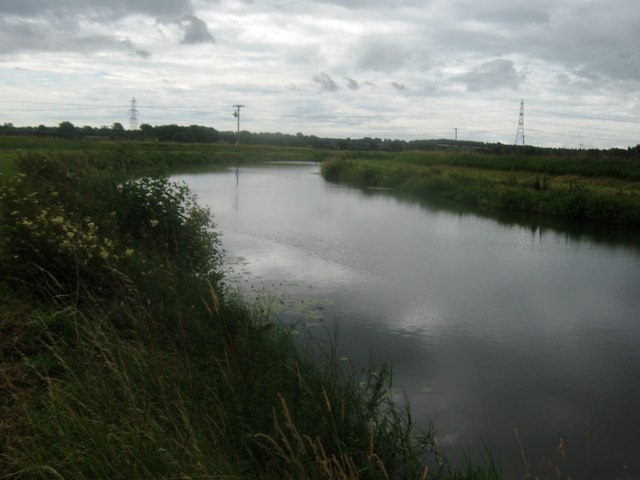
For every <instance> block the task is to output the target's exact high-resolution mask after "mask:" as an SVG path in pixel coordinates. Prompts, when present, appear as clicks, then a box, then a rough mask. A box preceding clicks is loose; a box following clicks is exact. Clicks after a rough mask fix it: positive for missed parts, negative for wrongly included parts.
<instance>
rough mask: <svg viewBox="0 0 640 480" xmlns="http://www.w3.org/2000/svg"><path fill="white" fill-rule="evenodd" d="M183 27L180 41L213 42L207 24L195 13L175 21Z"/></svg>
mask: <svg viewBox="0 0 640 480" xmlns="http://www.w3.org/2000/svg"><path fill="white" fill-rule="evenodd" d="M177 23H178V24H179V25H180V26H181V27H182V28H184V38H183V39H182V41H181V43H183V44H188V45H189V44H195V43H215V39H214V38H213V35H211V34H210V33H209V28H208V27H207V24H206V23H205V22H204V21H202V20H201V19H199V18H198V17H196V16H195V15H185V16H184V17H182V18H181V19H180V20H179V21H178V22H177Z"/></svg>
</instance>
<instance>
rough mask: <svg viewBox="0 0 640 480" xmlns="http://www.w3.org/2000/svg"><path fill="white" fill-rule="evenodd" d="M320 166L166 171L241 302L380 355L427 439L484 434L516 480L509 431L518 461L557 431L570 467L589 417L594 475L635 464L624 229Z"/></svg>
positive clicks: (546, 453) (639, 339) (636, 421)
mask: <svg viewBox="0 0 640 480" xmlns="http://www.w3.org/2000/svg"><path fill="white" fill-rule="evenodd" d="M318 172H319V168H318V166H317V165H315V164H269V165H258V166H243V167H241V168H239V169H235V168H231V169H229V170H225V171H222V172H216V173H210V174H196V175H181V176H179V177H177V178H179V179H183V180H185V181H186V182H187V183H188V184H189V185H190V187H191V188H192V189H193V191H194V192H196V193H197V194H198V196H199V197H200V200H201V202H202V203H204V204H207V205H209V206H210V207H211V209H212V211H213V213H214V219H215V222H216V224H217V226H218V229H219V230H220V231H221V232H222V234H223V236H222V241H223V244H224V247H225V249H226V250H227V256H228V260H229V262H230V263H232V264H233V265H234V266H235V271H236V272H237V273H238V275H239V276H238V277H237V278H238V283H239V285H240V286H241V288H242V289H243V290H244V291H245V292H246V295H247V297H248V298H249V299H252V298H254V297H262V298H265V297H268V298H270V299H271V301H272V302H273V305H274V306H275V307H277V308H276V309H277V311H279V313H280V315H281V316H282V317H283V318H286V319H287V320H288V321H290V320H291V319H292V318H294V319H297V320H299V322H300V323H304V324H305V326H306V328H310V329H317V330H318V332H319V333H318V335H319V336H320V335H322V331H323V330H324V329H325V328H326V329H329V328H330V326H331V325H332V322H333V320H335V319H336V318H338V319H339V325H340V337H339V338H340V343H339V350H340V355H341V356H343V357H345V358H348V359H349V360H350V362H352V363H353V364H354V365H366V363H367V359H368V357H369V355H370V353H371V352H374V353H375V356H376V357H377V358H378V359H380V360H389V361H390V362H391V364H392V366H393V372H394V385H395V386H396V387H397V388H398V389H399V390H402V391H403V392H405V393H406V395H407V397H408V399H409V401H410V403H411V406H412V410H413V413H414V416H415V418H416V419H417V420H418V421H419V422H422V423H424V424H426V422H427V421H429V420H432V421H433V422H434V424H435V426H436V428H437V430H438V438H439V440H440V443H441V444H443V445H446V446H459V445H463V444H464V443H465V442H469V443H473V442H474V441H475V440H476V439H477V436H478V435H481V436H483V437H484V438H486V439H488V440H489V441H490V442H491V443H492V445H493V446H494V447H495V448H496V450H497V451H498V452H499V454H500V456H501V457H502V459H503V463H504V464H505V466H506V468H507V470H508V471H509V472H510V473H513V474H514V475H516V476H518V477H519V478H522V474H523V473H524V471H525V467H524V463H523V461H522V454H521V451H520V447H519V445H518V442H517V441H516V438H515V435H514V427H517V429H518V432H519V436H520V439H521V442H522V446H523V448H524V450H525V455H526V456H527V460H528V462H529V464H530V465H531V466H530V470H531V471H533V472H536V471H538V465H539V464H540V462H541V459H542V458H543V457H546V458H552V459H553V458H554V456H555V455H556V452H557V447H558V444H559V442H560V439H563V441H564V444H565V447H566V453H567V462H568V466H569V473H570V474H571V475H573V476H577V477H578V478H579V477H580V474H583V475H584V474H585V469H586V466H587V464H588V463H589V460H588V455H587V440H586V437H585V434H584V432H585V428H586V426H587V425H590V428H591V430H592V432H593V434H592V447H591V448H592V450H593V452H594V458H593V464H594V468H593V474H594V476H595V478H623V467H624V465H628V466H629V468H630V471H631V474H632V476H633V475H640V460H638V458H640V408H639V407H640V400H639V399H640V315H639V314H638V312H640V253H639V252H640V248H639V246H640V243H638V242H637V239H636V240H631V241H629V240H628V239H625V241H624V242H621V241H620V242H619V241H617V238H616V236H615V235H612V236H609V237H607V235H606V234H605V235H604V236H600V237H599V238H598V240H594V239H593V238H591V237H589V236H585V235H573V234H567V233H562V232H559V231H556V230H550V229H540V228H531V227H530V226H520V225H517V224H512V225H507V224H504V223H499V222H497V221H495V220H493V219H489V218H483V217H480V216H477V215H473V214H456V213H451V212H447V211H442V210H436V209H433V208H427V207H424V206H420V205H418V204H415V203H410V202H406V201H401V200H398V199H396V198H394V197H393V196H392V195H389V194H382V193H376V194H366V193H363V192H361V191H359V190H354V189H350V188H346V187H342V186H336V185H332V184H329V183H326V182H325V181H324V180H323V179H322V177H321V176H320V175H319V174H318ZM605 240H606V241H605ZM634 242H635V243H634ZM325 325H326V327H325ZM558 463H562V462H558ZM544 473H547V471H546V470H544Z"/></svg>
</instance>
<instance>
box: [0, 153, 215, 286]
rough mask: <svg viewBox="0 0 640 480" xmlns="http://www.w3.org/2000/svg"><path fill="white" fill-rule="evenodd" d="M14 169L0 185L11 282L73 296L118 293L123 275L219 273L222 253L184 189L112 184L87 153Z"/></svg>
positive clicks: (162, 182) (26, 162)
mask: <svg viewBox="0 0 640 480" xmlns="http://www.w3.org/2000/svg"><path fill="white" fill-rule="evenodd" d="M19 166H20V168H21V170H22V172H23V173H22V174H20V175H18V176H16V177H13V178H11V179H9V180H8V181H7V182H5V183H4V184H2V185H1V186H0V199H1V200H2V210H0V215H1V219H2V224H3V225H4V232H3V233H4V242H3V249H2V252H1V255H2V274H3V277H5V278H9V279H11V281H12V283H13V284H14V285H16V286H19V287H20V288H22V289H25V290H26V291H29V290H31V291H37V290H41V289H42V288H45V291H50V290H51V289H54V290H56V291H59V293H64V294H70V293H72V292H73V293H75V295H80V294H81V293H85V292H89V293H95V292H97V291H103V290H105V289H110V290H116V291H117V290H118V285H120V284H121V283H122V278H125V277H131V276H132V275H136V274H138V273H140V272H144V273H145V274H147V275H148V274H152V273H155V274H157V275H162V272H163V271H165V270H166V269H167V268H168V264H175V265H176V269H175V271H176V272H182V273H184V274H188V275H204V274H207V275H211V274H216V269H217V268H218V267H219V263H220V258H221V248H220V245H219V241H218V237H217V234H216V233H215V232H214V230H213V224H212V222H211V216H210V212H209V211H208V210H207V209H205V208H202V207H200V206H199V205H197V203H196V199H195V197H194V196H193V195H191V194H190V193H189V192H188V189H187V188H186V186H184V185H176V184H174V183H171V182H169V181H168V180H167V179H166V178H141V179H138V180H127V181H119V178H120V175H119V174H118V172H117V171H116V170H115V169H112V168H109V166H105V165H104V164H103V163H102V162H95V161H92V159H91V158H89V157H80V158H79V157H71V158H69V157H57V158H50V157H38V156H28V157H24V158H22V159H20V162H19ZM168 277H169V276H168ZM80 290H82V292H81V291H80ZM102 294H103V295H104V293H102Z"/></svg>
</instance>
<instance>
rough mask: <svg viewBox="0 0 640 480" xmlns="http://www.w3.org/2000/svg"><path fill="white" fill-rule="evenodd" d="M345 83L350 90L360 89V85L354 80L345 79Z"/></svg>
mask: <svg viewBox="0 0 640 480" xmlns="http://www.w3.org/2000/svg"><path fill="white" fill-rule="evenodd" d="M344 82H345V83H346V84H347V88H348V89H350V90H358V89H359V88H360V84H359V83H358V82H357V81H356V80H354V79H353V78H349V77H345V79H344Z"/></svg>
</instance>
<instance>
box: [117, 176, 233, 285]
mask: <svg viewBox="0 0 640 480" xmlns="http://www.w3.org/2000/svg"><path fill="white" fill-rule="evenodd" d="M113 206H114V208H115V210H116V212H117V215H116V221H117V224H118V229H119V231H120V232H122V235H123V236H124V237H125V238H127V239H128V240H129V241H130V242H131V243H134V244H136V245H140V246H141V247H142V246H143V247H144V250H145V251H146V252H148V253H149V254H153V255H157V256H159V257H161V260H162V261H164V262H168V263H173V264H175V265H176V266H178V267H179V268H180V269H181V270H183V271H185V272H189V273H195V274H200V275H206V274H211V273H213V272H214V271H215V270H216V268H218V267H219V265H220V262H221V256H222V250H221V249H220V245H219V241H218V235H217V233H216V232H215V231H214V230H213V223H212V221H211V213H210V212H209V210H208V209H207V208H203V207H201V206H199V205H198V203H197V199H196V197H195V196H194V195H193V194H191V193H190V192H189V189H188V187H187V185H185V184H184V183H175V182H171V181H169V180H168V179H166V178H162V177H161V178H156V177H145V178H139V179H135V180H128V181H125V182H124V183H122V184H120V185H118V192H117V195H116V196H115V199H114V205H113Z"/></svg>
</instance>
